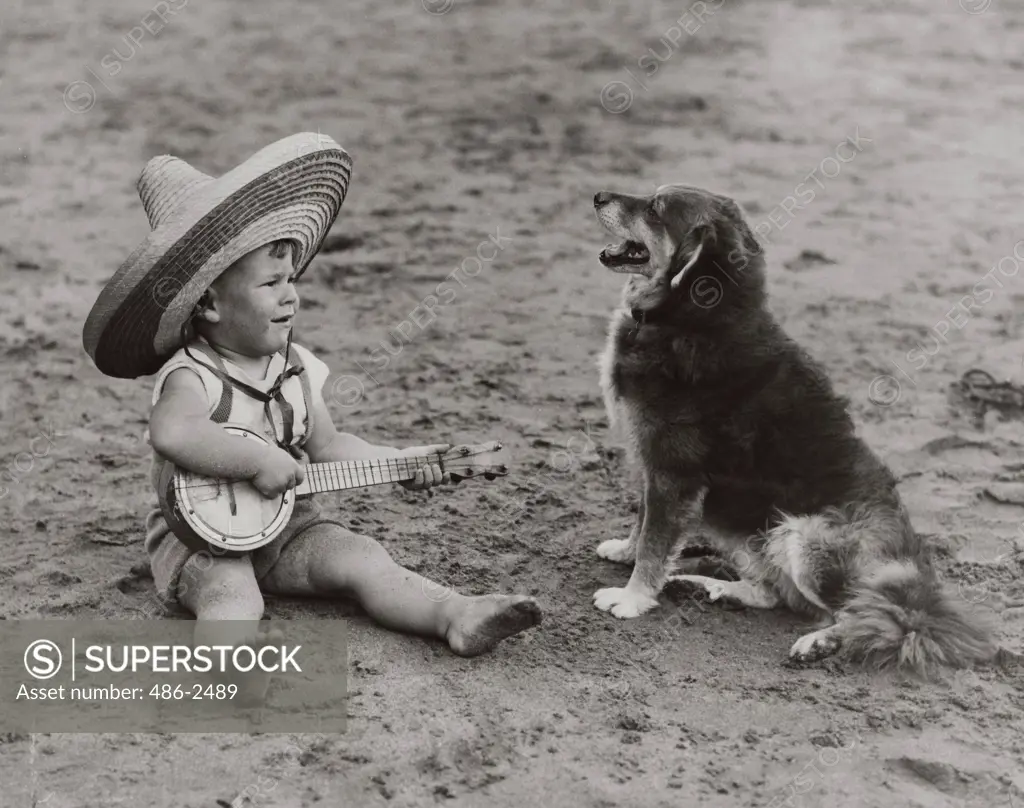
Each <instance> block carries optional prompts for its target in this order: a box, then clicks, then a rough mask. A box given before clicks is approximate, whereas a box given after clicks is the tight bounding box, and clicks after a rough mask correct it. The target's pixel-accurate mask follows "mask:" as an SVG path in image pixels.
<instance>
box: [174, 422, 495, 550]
mask: <svg viewBox="0 0 1024 808" xmlns="http://www.w3.org/2000/svg"><path fill="white" fill-rule="evenodd" d="M222 426H223V427H224V429H226V430H227V431H228V432H229V433H230V434H232V435H238V436H240V437H243V438H247V439H248V440H255V441H260V442H262V443H269V441H268V440H267V439H266V438H264V437H263V436H262V435H260V434H258V433H256V432H254V431H252V430H251V429H248V428H247V427H243V426H237V425H233V424H222ZM500 451H501V444H500V443H482V444H477V445H475V446H453V447H452V448H451V449H449V450H448V451H447V452H444V453H443V454H441V453H431V454H427V455H423V456H412V457H389V458H381V459H377V460H346V461H340V462H333V463H310V464H308V465H307V466H305V471H306V479H305V480H303V481H302V482H301V483H300V484H299V485H297V486H295V488H292V489H290V490H288V491H285V492H284V493H283V494H279V495H278V496H276V497H265V496H263V494H261V493H260V492H259V490H258V489H257V488H256V487H255V486H253V485H252V483H251V482H249V481H248V480H218V479H215V478H212V477H203V476H201V475H198V474H193V473H192V472H189V471H185V470H184V469H182V468H179V467H178V466H175V465H174V464H173V463H170V462H168V463H165V464H164V468H163V471H162V472H161V475H160V482H159V487H158V490H159V498H160V508H161V510H162V511H163V514H164V518H165V519H166V520H167V524H168V526H169V527H170V528H171V530H172V531H173V532H174V535H176V536H177V537H178V538H179V539H181V541H182V542H183V543H184V544H186V545H187V546H188V547H190V548H191V549H193V550H196V551H197V552H202V551H204V550H207V551H208V550H209V549H210V547H211V545H212V546H213V547H215V548H218V549H219V550H220V551H223V552H217V555H222V556H237V555H241V554H243V553H247V552H249V551H250V550H255V549H257V548H258V547H262V546H263V545H265V544H269V543H270V542H272V541H273V540H274V539H275V538H276V537H277V536H278V534H280V532H281V531H282V530H284V528H285V526H286V525H287V524H288V520H289V519H290V518H291V515H292V510H293V509H294V508H295V500H296V499H297V498H298V497H303V496H311V495H313V494H320V493H324V492H327V491H345V490H347V489H349V488H363V487H365V486H370V485H383V484H385V483H397V482H401V481H403V480H411V479H413V478H414V477H415V476H416V471H417V469H419V467H420V466H423V465H425V464H427V463H437V464H438V465H440V467H441V469H442V470H443V471H447V472H449V473H450V474H451V478H452V479H453V480H462V479H465V478H467V477H484V478H485V479H488V480H493V479H494V478H495V477H504V476H505V475H507V474H508V468H507V467H506V466H505V465H504V464H503V463H496V462H495V460H496V459H497V458H496V457H495V455H496V454H497V453H498V452H500Z"/></svg>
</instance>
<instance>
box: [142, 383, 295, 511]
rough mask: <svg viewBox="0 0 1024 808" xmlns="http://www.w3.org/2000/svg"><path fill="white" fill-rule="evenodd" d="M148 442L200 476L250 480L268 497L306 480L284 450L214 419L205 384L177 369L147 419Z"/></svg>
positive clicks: (162, 453) (161, 453)
mask: <svg viewBox="0 0 1024 808" xmlns="http://www.w3.org/2000/svg"><path fill="white" fill-rule="evenodd" d="M149 440H150V443H152V445H153V448H154V449H155V450H156V451H157V453H158V454H160V455H161V456H162V457H165V458H167V459H168V460H170V461H171V462H172V463H174V464H175V465H176V466H181V467H182V468H184V469H188V470H189V471H191V472H194V473H196V474H201V475H203V476H206V477H217V478H220V479H227V480H252V483H253V485H254V486H256V488H257V489H259V490H260V491H261V492H262V493H263V494H265V495H267V496H275V495H276V494H279V493H281V492H282V491H285V490H287V489H289V488H292V487H294V486H295V485H297V484H298V483H300V482H302V480H303V479H304V478H305V472H304V471H303V469H302V466H301V465H299V463H297V462H296V461H295V458H293V457H292V456H291V455H289V454H288V453H287V452H286V451H284V450H283V449H280V448H278V447H277V446H268V445H266V444H260V443H257V442H256V441H250V440H247V439H245V438H241V437H238V436H237V435H230V434H228V433H227V432H225V431H224V429H223V428H221V426H220V425H219V424H216V423H214V422H213V421H211V420H210V417H209V414H208V412H207V404H206V392H205V390H204V388H203V383H202V382H201V381H200V380H199V377H198V376H196V374H195V373H193V372H192V371H191V370H186V369H184V368H182V369H180V370H175V371H174V372H173V373H171V374H170V375H169V376H168V377H167V381H166V382H165V383H164V387H163V391H162V392H161V394H160V399H159V400H158V401H157V403H156V406H155V407H153V412H152V414H151V415H150V417H149Z"/></svg>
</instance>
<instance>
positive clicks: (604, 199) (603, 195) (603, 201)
mask: <svg viewBox="0 0 1024 808" xmlns="http://www.w3.org/2000/svg"><path fill="white" fill-rule="evenodd" d="M611 201H612V195H611V194H610V193H609V192H608V191H598V192H597V193H596V194H594V207H595V208H599V207H601V206H602V205H607V204H608V203H609V202H611Z"/></svg>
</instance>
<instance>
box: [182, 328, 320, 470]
mask: <svg viewBox="0 0 1024 808" xmlns="http://www.w3.org/2000/svg"><path fill="white" fill-rule="evenodd" d="M294 331H295V329H294V327H292V328H289V329H288V343H287V344H286V345H285V349H284V367H283V368H282V370H281V372H280V373H279V374H278V376H277V379H276V380H275V381H274V383H273V384H272V385H271V386H270V389H269V390H267V392H266V393H264V392H263V391H262V390H257V389H256V388H255V387H253V386H251V385H248V384H246V383H245V382H243V381H239V380H238V379H236V378H234V377H233V376H231V375H230V374H229V373H228V372H227V371H226V370H225V369H223V368H218V367H214V366H213V365H211V364H209V363H208V362H204V361H203V360H202V359H200V358H199V357H197V356H196V355H195V354H193V353H192V352H191V351H189V349H188V342H187V341H186V340H187V337H188V321H186V322H184V323H182V324H181V337H182V344H183V346H184V349H185V355H186V356H187V357H188V358H189V359H191V360H192V361H193V362H197V363H199V364H200V365H202V366H203V367H205V368H206V369H207V370H209V371H210V372H211V373H213V375H214V376H216V377H217V378H218V379H220V381H221V383H222V384H230V385H231V386H232V387H234V388H236V389H238V390H240V391H241V392H243V393H245V394H246V395H247V396H249V397H250V398H254V399H256V400H257V401H261V402H263V412H264V415H265V416H266V418H267V422H268V423H269V424H270V429H271V431H272V432H273V433H274V442H275V443H276V444H277V445H278V446H279V447H280V448H282V449H284V450H285V451H286V452H289V453H291V454H292V455H293V456H294V455H296V451H294V447H293V446H292V420H293V415H294V411H293V409H292V405H291V404H289V403H288V402H287V400H285V397H284V395H282V393H281V388H282V387H283V386H284V383H285V382H286V381H288V379H290V378H291V377H292V376H298V375H300V374H301V373H304V372H305V371H306V367H305V365H302V364H299V365H298V366H297V367H288V360H289V358H290V356H291V350H292V334H293V333H294ZM210 348H211V350H213V346H212V345H211V346H210ZM271 401H276V402H277V406H278V407H280V408H281V420H282V422H283V424H284V436H283V437H281V438H278V437H277V427H275V426H274V417H273V414H272V413H271V411H270V402H271Z"/></svg>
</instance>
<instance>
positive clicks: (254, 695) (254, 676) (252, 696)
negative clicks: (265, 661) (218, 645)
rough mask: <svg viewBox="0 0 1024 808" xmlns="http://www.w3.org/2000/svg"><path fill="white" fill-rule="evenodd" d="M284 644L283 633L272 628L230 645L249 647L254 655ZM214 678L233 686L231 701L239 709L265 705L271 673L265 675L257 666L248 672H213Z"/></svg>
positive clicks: (230, 670)
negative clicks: (263, 649)
mask: <svg viewBox="0 0 1024 808" xmlns="http://www.w3.org/2000/svg"><path fill="white" fill-rule="evenodd" d="M282 642H284V632H283V631H281V630H280V629H277V628H274V629H270V630H269V631H259V632H257V633H256V635H255V636H253V637H252V638H251V639H248V640H246V641H244V642H234V643H231V645H233V646H234V647H235V648H238V647H240V646H243V645H245V646H249V647H250V648H252V649H253V651H254V652H255V653H257V654H258V653H259V652H260V649H261V648H264V647H265V646H268V645H275V646H277V645H281V644H282ZM214 678H215V679H216V680H218V681H219V682H222V683H223V684H233V685H236V686H237V687H238V691H237V693H236V694H235V697H234V699H233V700H232V701H233V703H234V704H236V705H237V706H239V707H243V708H249V707H261V706H263V705H264V704H265V703H266V700H267V691H268V690H269V688H270V681H271V679H272V678H273V674H272V673H267V672H266V671H263V670H261V669H260V667H259V666H258V665H257V666H256V667H254V668H253V669H252V670H250V671H246V672H244V673H243V672H240V671H233V670H232V669H229V670H228V671H226V672H224V673H219V672H214Z"/></svg>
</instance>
